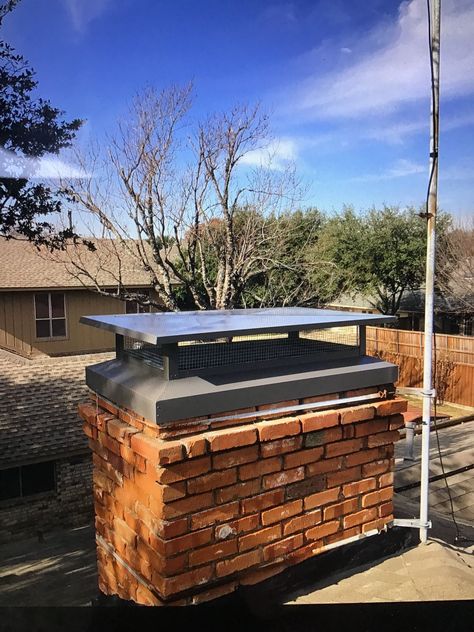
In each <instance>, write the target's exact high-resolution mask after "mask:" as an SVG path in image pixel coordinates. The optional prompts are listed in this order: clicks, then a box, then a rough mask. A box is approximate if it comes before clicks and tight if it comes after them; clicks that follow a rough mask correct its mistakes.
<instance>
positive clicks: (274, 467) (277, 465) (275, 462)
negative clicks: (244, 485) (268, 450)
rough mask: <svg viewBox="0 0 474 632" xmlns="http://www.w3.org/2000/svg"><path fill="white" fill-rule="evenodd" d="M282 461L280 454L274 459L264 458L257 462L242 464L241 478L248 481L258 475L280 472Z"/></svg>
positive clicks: (240, 468)
mask: <svg viewBox="0 0 474 632" xmlns="http://www.w3.org/2000/svg"><path fill="white" fill-rule="evenodd" d="M281 466H282V461H281V458H280V457H278V456H275V457H273V458H272V459H264V460H261V461H258V462H257V463H250V464H249V465H242V466H241V467H239V478H240V480H242V481H246V480H248V479H250V478H256V477H257V476H263V475H264V474H271V473H272V472H278V470H281Z"/></svg>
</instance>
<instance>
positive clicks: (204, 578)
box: [153, 565, 212, 597]
mask: <svg viewBox="0 0 474 632" xmlns="http://www.w3.org/2000/svg"><path fill="white" fill-rule="evenodd" d="M211 577H212V566H210V565H209V566H201V567H200V568H196V569H194V570H192V571H188V572H187V573H182V574H181V575H176V577H169V578H166V579H165V578H163V577H161V576H160V575H159V574H155V573H153V584H154V585H155V586H156V587H157V589H158V592H159V593H160V594H161V595H162V596H163V597H171V596H172V595H176V594H179V593H181V592H183V591H185V590H189V589H190V588H195V587H196V586H200V585H202V584H205V583H206V582H208V581H209V580H210V579H211Z"/></svg>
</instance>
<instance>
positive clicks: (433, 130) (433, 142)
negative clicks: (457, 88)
mask: <svg viewBox="0 0 474 632" xmlns="http://www.w3.org/2000/svg"><path fill="white" fill-rule="evenodd" d="M427 5H428V20H429V38H430V67H431V125H430V178H429V184H428V196H427V205H426V220H427V247H426V281H425V336H424V340H425V347H424V356H423V430H422V439H421V497H420V540H421V542H426V541H427V539H428V493H429V459H430V426H431V400H432V398H433V396H436V395H435V393H434V389H433V385H432V355H433V310H434V271H435V241H436V210H437V205H438V139H439V49H440V29H441V0H427Z"/></svg>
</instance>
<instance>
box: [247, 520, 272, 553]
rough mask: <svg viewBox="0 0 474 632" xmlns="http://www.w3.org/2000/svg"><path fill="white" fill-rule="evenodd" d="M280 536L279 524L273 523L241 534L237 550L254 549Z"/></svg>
mask: <svg viewBox="0 0 474 632" xmlns="http://www.w3.org/2000/svg"><path fill="white" fill-rule="evenodd" d="M278 538H281V525H280V524H277V525H273V526H272V527H267V528H266V529H261V530H260V531H255V532H254V533H248V534H247V535H241V536H240V538H239V551H240V552H242V551H248V550H249V549H254V548H256V547H257V546H260V545H261V544H267V543H268V542H273V540H278Z"/></svg>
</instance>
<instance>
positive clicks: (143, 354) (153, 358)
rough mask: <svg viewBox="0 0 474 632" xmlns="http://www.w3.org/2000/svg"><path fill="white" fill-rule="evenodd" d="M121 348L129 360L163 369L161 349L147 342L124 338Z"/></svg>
mask: <svg viewBox="0 0 474 632" xmlns="http://www.w3.org/2000/svg"><path fill="white" fill-rule="evenodd" d="M123 343H124V344H123V348H124V352H125V354H126V355H127V356H128V357H129V358H135V359H136V360H140V361H141V362H144V363H145V364H148V365H150V366H152V367H154V368H157V369H163V355H162V353H161V348H160V347H157V346H156V345H151V344H149V343H148V342H143V341H142V340H137V339H136V338H129V337H128V336H124V339H123Z"/></svg>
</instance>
